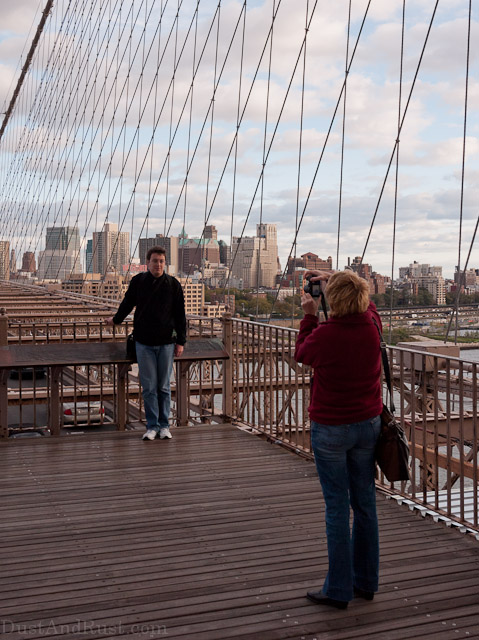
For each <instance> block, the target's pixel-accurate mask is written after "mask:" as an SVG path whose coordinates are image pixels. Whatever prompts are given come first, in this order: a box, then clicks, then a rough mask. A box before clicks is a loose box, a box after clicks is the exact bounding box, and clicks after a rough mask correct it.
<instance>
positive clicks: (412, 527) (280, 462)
mask: <svg viewBox="0 0 479 640" xmlns="http://www.w3.org/2000/svg"><path fill="white" fill-rule="evenodd" d="M173 435H174V437H173V439H172V440H170V441H158V440H156V441H154V442H149V441H148V442H143V441H142V440H141V439H140V434H139V433H137V432H135V433H132V432H128V433H125V434H116V433H105V434H95V435H94V434H92V435H89V436H88V435H86V436H65V437H62V438H57V439H53V438H51V439H49V438H45V439H43V440H41V441H40V439H38V440H35V441H27V440H23V441H16V442H8V443H2V444H0V447H1V450H0V456H1V460H2V464H1V467H0V479H1V482H0V500H1V504H2V507H1V513H2V518H1V520H0V536H1V540H2V544H1V549H0V562H1V567H2V568H1V574H0V612H1V613H0V637H2V638H3V637H5V638H9V640H16V639H20V638H22V639H24V638H29V639H30V640H34V639H40V638H45V637H54V638H57V639H62V638H68V639H69V640H77V639H80V638H81V639H85V638H125V637H128V638H138V639H147V638H156V639H161V638H174V637H175V638H176V637H178V638H194V639H195V640H224V639H227V638H234V639H235V640H269V639H271V640H273V639H283V638H294V639H298V640H299V639H303V638H304V639H305V640H313V639H314V638H316V639H317V640H326V639H328V640H337V639H347V638H358V639H362V640H370V639H372V640H401V639H404V640H405V639H407V638H414V639H418V640H419V639H423V638H424V639H426V638H429V639H430V640H442V639H443V638H444V639H445V638H461V637H462V638H479V543H478V542H477V541H476V540H474V539H473V538H472V537H467V536H464V535H462V534H460V533H459V532H457V531H455V530H450V529H447V528H446V527H444V526H442V525H440V524H436V523H434V522H433V521H432V520H430V519H426V518H421V517H420V516H418V515H417V514H415V513H412V512H410V511H409V510H408V509H406V508H402V507H399V506H398V505H397V504H395V503H394V502H393V501H390V500H386V499H385V498H384V496H382V495H379V496H378V510H379V518H380V533H381V586H380V592H379V594H378V595H377V596H376V598H375V600H374V601H373V602H365V601H363V600H354V601H353V602H352V603H351V604H350V606H349V608H348V610H347V611H337V610H329V609H324V608H321V607H319V606H317V605H314V604H310V603H309V602H308V601H307V600H306V599H305V597H304V595H305V592H306V590H307V589H309V588H312V587H319V586H320V585H321V582H322V579H323V577H324V573H325V571H326V566H327V554H326V545H325V534H324V522H323V505H322V500H321V494H320V491H319V483H318V480H317V478H316V473H315V469H314V465H313V464H312V463H310V462H308V461H305V460H303V459H301V458H299V457H298V456H295V455H294V454H292V453H289V452H287V451H285V450H284V449H282V448H280V447H278V446H276V445H272V444H269V443H267V442H265V441H263V440H261V439H260V438H257V437H255V436H252V435H250V434H248V433H245V432H242V431H239V430H237V429H235V428H233V427H230V426H227V425H221V426H211V425H204V426H199V427H191V428H181V429H174V431H173Z"/></svg>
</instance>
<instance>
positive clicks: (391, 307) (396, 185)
mask: <svg viewBox="0 0 479 640" xmlns="http://www.w3.org/2000/svg"><path fill="white" fill-rule="evenodd" d="M405 17H406V0H403V5H402V28H401V55H400V63H399V97H398V135H397V146H396V177H395V183H394V218H393V242H392V245H393V247H392V256H391V299H390V301H389V302H390V304H389V342H391V338H392V324H393V322H392V320H393V303H394V259H395V255H396V221H397V201H398V182H399V132H400V129H401V100H402V80H403V63H404V25H405Z"/></svg>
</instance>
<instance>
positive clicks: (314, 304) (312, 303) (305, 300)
mask: <svg viewBox="0 0 479 640" xmlns="http://www.w3.org/2000/svg"><path fill="white" fill-rule="evenodd" d="M301 307H302V309H303V311H304V313H309V314H311V315H312V316H315V315H316V314H317V313H318V308H319V299H317V300H315V299H314V298H313V297H312V296H311V295H310V294H309V293H303V295H302V296H301Z"/></svg>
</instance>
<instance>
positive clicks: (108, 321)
mask: <svg viewBox="0 0 479 640" xmlns="http://www.w3.org/2000/svg"><path fill="white" fill-rule="evenodd" d="M103 323H104V324H106V326H107V327H112V326H113V325H114V324H115V323H114V322H113V316H112V317H111V318H104V319H103Z"/></svg>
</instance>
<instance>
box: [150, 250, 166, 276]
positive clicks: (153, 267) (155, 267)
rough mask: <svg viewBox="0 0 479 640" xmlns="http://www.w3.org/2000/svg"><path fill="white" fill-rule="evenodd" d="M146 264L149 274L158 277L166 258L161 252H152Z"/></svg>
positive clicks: (161, 272) (162, 271)
mask: <svg viewBox="0 0 479 640" xmlns="http://www.w3.org/2000/svg"><path fill="white" fill-rule="evenodd" d="M146 264H147V267H148V271H149V272H150V273H151V275H152V276H153V277H154V278H159V277H160V276H162V275H163V273H164V271H165V266H166V258H165V256H164V255H163V254H162V253H152V254H151V258H150V259H149V260H148V262H147V263H146Z"/></svg>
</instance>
